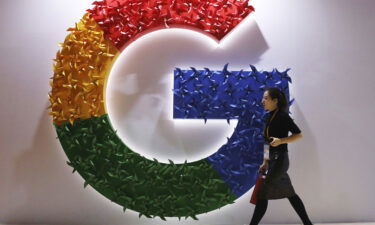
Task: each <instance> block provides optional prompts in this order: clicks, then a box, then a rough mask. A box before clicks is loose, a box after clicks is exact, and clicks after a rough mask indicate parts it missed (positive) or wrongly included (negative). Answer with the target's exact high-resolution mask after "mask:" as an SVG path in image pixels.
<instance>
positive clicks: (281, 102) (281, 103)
mask: <svg viewBox="0 0 375 225" xmlns="http://www.w3.org/2000/svg"><path fill="white" fill-rule="evenodd" d="M265 91H267V92H268V95H269V96H270V97H271V98H272V99H275V98H277V108H279V110H282V111H284V112H288V111H289V104H288V100H287V99H286V96H285V93H284V92H282V91H281V90H280V89H278V88H266V90H265Z"/></svg>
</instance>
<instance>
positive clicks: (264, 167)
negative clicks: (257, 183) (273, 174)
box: [259, 161, 268, 174]
mask: <svg viewBox="0 0 375 225" xmlns="http://www.w3.org/2000/svg"><path fill="white" fill-rule="evenodd" d="M267 168H268V161H263V164H262V165H261V166H260V167H259V173H260V174H265V173H266V171H267Z"/></svg>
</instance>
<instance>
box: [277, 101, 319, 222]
mask: <svg viewBox="0 0 375 225" xmlns="http://www.w3.org/2000/svg"><path fill="white" fill-rule="evenodd" d="M291 111H293V112H294V113H293V115H291V117H292V118H293V119H294V120H297V119H298V122H296V123H297V124H298V126H299V127H300V128H301V131H302V134H303V138H302V139H301V140H299V141H297V142H295V143H293V144H291V146H290V147H289V152H290V154H289V155H290V158H291V160H290V161H291V168H290V175H291V179H292V182H293V184H294V187H295V189H296V192H297V194H298V195H299V196H300V197H301V199H302V200H303V202H304V204H305V207H306V210H307V212H308V213H309V212H310V213H309V216H310V219H311V220H312V221H315V220H314V214H311V211H315V212H316V211H317V210H316V209H317V208H319V207H321V206H320V205H317V204H315V205H313V204H312V202H321V201H319V200H317V199H319V198H321V197H322V196H321V195H320V194H321V193H322V192H324V190H322V189H321V188H322V183H321V176H322V175H321V174H322V172H321V165H320V162H319V156H318V150H317V141H316V139H315V135H314V133H315V132H316V131H313V130H311V129H310V126H309V124H308V120H307V119H306V118H305V116H304V114H303V112H302V111H301V108H300V107H299V104H298V96H296V101H295V102H294V104H293V106H292V109H291ZM290 210H291V214H293V215H294V219H293V220H290V221H278V222H285V223H293V222H295V221H299V218H298V217H297V215H296V214H295V213H294V211H293V209H292V208H291V207H290ZM315 222H316V221H315Z"/></svg>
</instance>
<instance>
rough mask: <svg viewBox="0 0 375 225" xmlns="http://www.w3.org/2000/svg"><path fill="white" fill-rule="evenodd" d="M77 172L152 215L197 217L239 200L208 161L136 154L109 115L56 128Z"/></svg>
mask: <svg viewBox="0 0 375 225" xmlns="http://www.w3.org/2000/svg"><path fill="white" fill-rule="evenodd" d="M55 127H56V131H57V134H58V137H59V139H60V142H61V145H62V146H63V149H64V151H65V153H66V155H67V156H68V158H69V162H68V165H70V166H71V167H73V169H74V170H73V172H74V171H78V173H79V174H80V175H81V176H82V177H83V178H84V179H85V183H84V186H85V187H86V186H87V185H91V186H92V187H93V188H95V189H96V190H97V191H98V192H100V193H101V194H103V195H104V196H105V197H107V198H108V199H110V200H111V201H113V202H116V203H117V204H119V205H121V206H123V207H124V210H125V209H126V208H129V209H132V210H135V211H137V212H139V213H140V214H139V216H142V215H145V216H147V217H155V216H159V217H160V218H162V219H165V217H192V218H194V219H196V215H197V214H201V213H205V212H209V211H211V210H214V209H217V208H220V207H222V206H225V205H227V204H229V203H233V201H234V200H235V199H236V198H237V197H236V196H235V195H234V194H233V193H232V192H231V190H230V189H229V187H228V186H227V185H226V184H225V182H224V181H223V180H222V179H221V177H220V176H219V175H218V173H217V172H216V171H215V170H214V169H213V166H212V165H211V164H210V163H209V162H208V161H207V160H206V159H202V160H199V161H196V162H192V163H187V162H185V163H184V164H174V163H173V161H170V164H165V163H160V162H158V161H157V160H156V159H155V160H154V161H152V160H149V159H146V158H145V157H143V156H141V155H139V154H138V153H135V152H133V151H132V150H131V149H129V148H128V147H127V146H126V145H125V144H124V143H123V142H122V141H121V139H120V138H119V137H118V136H117V134H116V132H115V131H114V130H113V128H112V126H111V124H110V121H109V118H108V115H107V114H104V115H102V116H100V117H92V118H90V119H85V120H81V119H79V120H76V121H75V122H74V124H73V125H72V124H70V123H64V124H62V125H61V126H55Z"/></svg>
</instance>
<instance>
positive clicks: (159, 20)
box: [87, 0, 254, 50]
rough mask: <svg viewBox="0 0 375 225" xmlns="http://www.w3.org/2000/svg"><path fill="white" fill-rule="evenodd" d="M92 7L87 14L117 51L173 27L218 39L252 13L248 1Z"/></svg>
mask: <svg viewBox="0 0 375 225" xmlns="http://www.w3.org/2000/svg"><path fill="white" fill-rule="evenodd" d="M93 4H94V5H95V6H94V8H93V9H89V10H87V11H88V12H90V14H91V17H92V18H93V19H94V20H95V21H96V22H97V23H98V25H99V26H100V27H101V28H102V30H103V31H104V33H105V35H106V37H107V38H108V39H109V40H110V41H112V43H113V44H114V45H115V46H116V47H117V48H118V49H119V50H123V49H124V48H125V47H126V46H127V45H128V44H129V43H130V42H131V41H133V40H135V39H136V38H137V37H139V36H140V35H143V34H145V33H148V32H151V31H153V30H159V29H163V28H173V27H176V28H188V29H191V30H198V31H200V32H203V33H205V34H208V35H211V36H213V37H214V38H216V39H217V40H221V39H222V38H223V37H224V36H225V35H226V34H228V33H229V32H230V31H231V30H232V29H233V28H234V27H235V26H236V25H237V24H239V23H240V22H241V21H242V20H243V19H244V18H245V17H246V16H247V15H248V14H250V13H251V12H253V11H254V8H253V7H252V6H249V5H248V0H104V1H96V2H94V3H93ZM145 31H146V32H145Z"/></svg>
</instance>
